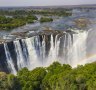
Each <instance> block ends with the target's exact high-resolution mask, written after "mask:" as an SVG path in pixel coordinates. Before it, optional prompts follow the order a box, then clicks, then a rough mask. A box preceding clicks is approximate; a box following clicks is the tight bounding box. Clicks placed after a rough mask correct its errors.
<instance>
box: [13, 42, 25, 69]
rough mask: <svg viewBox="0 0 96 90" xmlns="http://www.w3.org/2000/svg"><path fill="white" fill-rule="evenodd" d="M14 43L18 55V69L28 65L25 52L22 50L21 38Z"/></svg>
mask: <svg viewBox="0 0 96 90" xmlns="http://www.w3.org/2000/svg"><path fill="white" fill-rule="evenodd" d="M14 45H15V51H16V56H17V65H18V69H21V68H23V67H26V63H25V60H24V57H23V53H22V50H21V45H20V42H19V40H17V41H14Z"/></svg>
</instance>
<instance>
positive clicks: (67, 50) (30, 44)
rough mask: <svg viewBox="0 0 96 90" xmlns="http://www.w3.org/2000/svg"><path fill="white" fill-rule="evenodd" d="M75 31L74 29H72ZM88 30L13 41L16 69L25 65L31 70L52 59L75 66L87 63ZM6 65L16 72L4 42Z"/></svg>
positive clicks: (46, 64) (12, 71) (45, 64)
mask: <svg viewBox="0 0 96 90" xmlns="http://www.w3.org/2000/svg"><path fill="white" fill-rule="evenodd" d="M74 32H75V31H74ZM88 35H89V33H88V31H79V30H78V32H77V31H76V32H75V33H71V32H63V33H58V34H50V35H46V34H45V35H37V36H33V37H30V38H25V39H21V41H20V40H15V41H13V45H14V47H15V48H14V49H15V53H16V55H14V56H16V62H17V66H16V67H17V68H18V70H20V69H22V68H23V67H27V68H28V69H29V70H32V69H34V68H36V67H45V66H49V65H50V64H52V63H53V62H54V61H59V62H60V63H62V64H70V65H71V66H72V67H76V66H77V65H78V64H84V63H87V60H86V57H88V56H87V55H88V50H87V49H88V48H87V46H88V45H87V42H88ZM4 49H5V53H6V58H7V63H8V67H9V69H10V71H11V73H16V70H15V67H14V64H13V62H12V60H13V59H12V57H11V55H10V51H9V50H8V47H7V44H4Z"/></svg>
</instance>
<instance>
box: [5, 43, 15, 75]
mask: <svg viewBox="0 0 96 90" xmlns="http://www.w3.org/2000/svg"><path fill="white" fill-rule="evenodd" d="M4 49H5V54H6V60H7V64H8V68H9V70H10V72H11V73H13V74H15V75H16V69H15V67H14V64H13V61H12V58H11V55H10V52H9V49H8V46H7V44H6V43H4Z"/></svg>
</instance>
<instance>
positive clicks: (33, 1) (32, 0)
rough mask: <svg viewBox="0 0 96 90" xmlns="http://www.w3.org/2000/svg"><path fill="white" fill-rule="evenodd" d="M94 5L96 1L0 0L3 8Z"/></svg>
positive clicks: (0, 5)
mask: <svg viewBox="0 0 96 90" xmlns="http://www.w3.org/2000/svg"><path fill="white" fill-rule="evenodd" d="M82 4H96V0H67V1H65V0H41V1H38V0H14V1H13V0H0V7H3V6H60V5H82Z"/></svg>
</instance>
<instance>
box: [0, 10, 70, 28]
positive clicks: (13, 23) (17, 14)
mask: <svg viewBox="0 0 96 90" xmlns="http://www.w3.org/2000/svg"><path fill="white" fill-rule="evenodd" d="M68 11H69V10H68ZM68 11H66V10H61V11H53V10H29V11H28V10H12V11H11V10H7V11H6V10H0V30H12V29H14V28H17V27H20V26H24V25H26V24H30V23H34V22H35V21H39V20H38V17H37V16H36V15H41V16H42V17H41V18H40V21H39V22H40V23H43V22H50V21H53V19H52V18H50V17H48V16H52V15H59V16H70V15H71V12H68Z"/></svg>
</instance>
